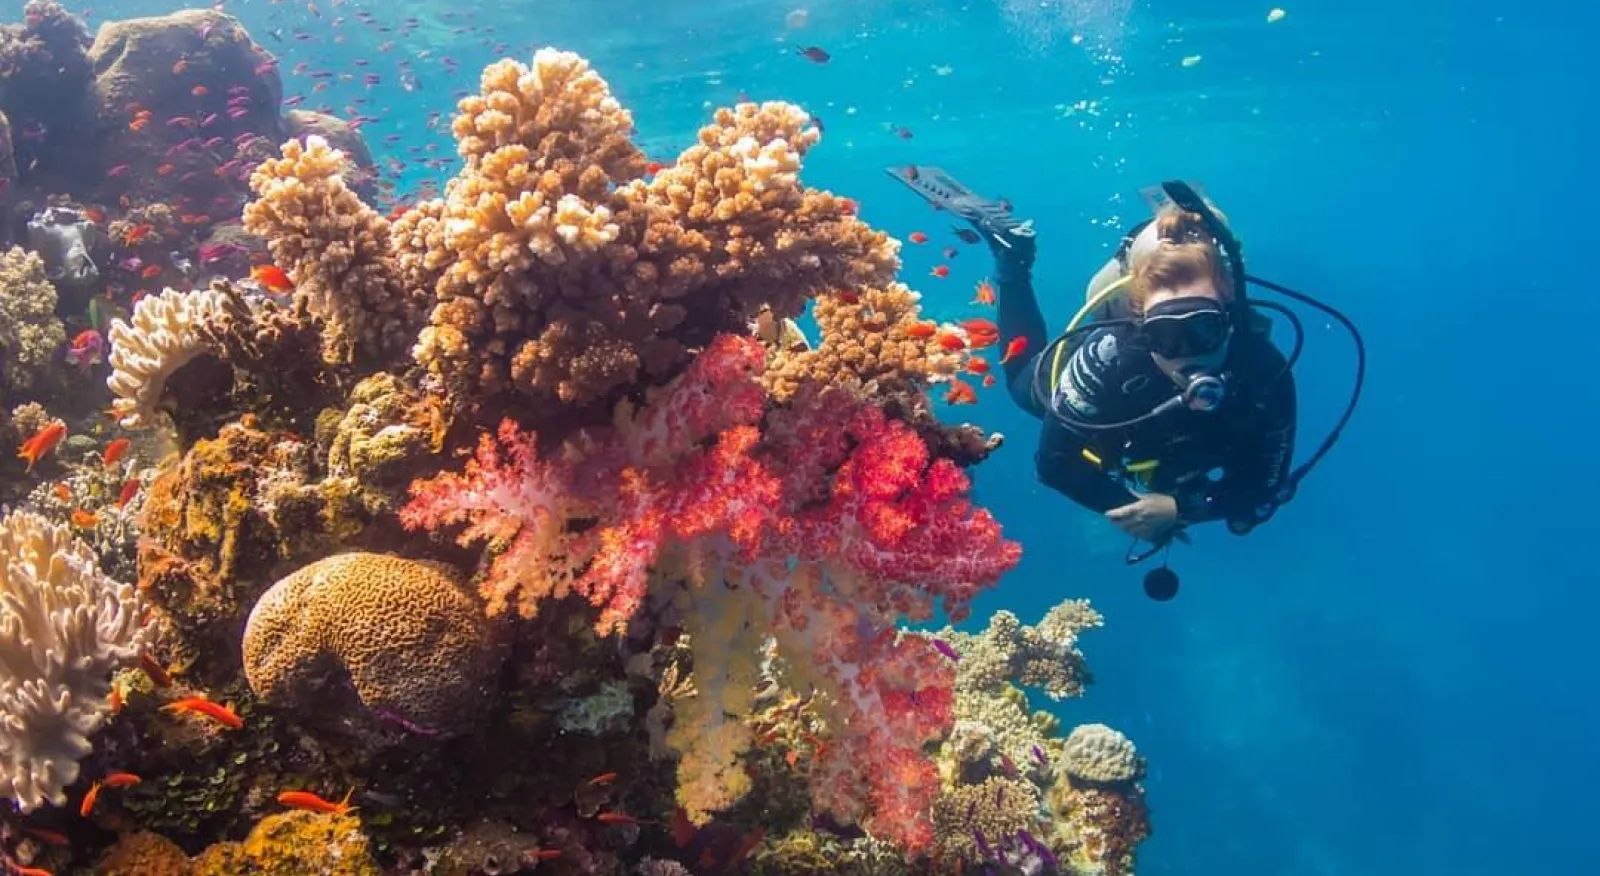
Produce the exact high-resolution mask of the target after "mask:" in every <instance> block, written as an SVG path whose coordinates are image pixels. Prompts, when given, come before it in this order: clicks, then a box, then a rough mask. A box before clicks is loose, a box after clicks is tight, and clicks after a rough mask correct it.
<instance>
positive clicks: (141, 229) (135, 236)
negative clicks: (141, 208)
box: [122, 222, 155, 246]
mask: <svg viewBox="0 0 1600 876" xmlns="http://www.w3.org/2000/svg"><path fill="white" fill-rule="evenodd" d="M154 227H155V226H153V225H151V224H150V223H148V222H145V223H142V224H139V225H135V226H133V227H132V228H129V229H128V233H126V234H124V235H123V236H122V245H123V246H133V245H134V244H136V243H138V242H139V241H141V240H144V237H145V235H146V234H149V233H150V231H151V229H153V228H154Z"/></svg>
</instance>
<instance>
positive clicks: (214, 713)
mask: <svg viewBox="0 0 1600 876" xmlns="http://www.w3.org/2000/svg"><path fill="white" fill-rule="evenodd" d="M161 710H162V711H164V712H184V713H188V714H191V715H203V716H205V717H207V718H210V719H211V720H213V721H216V722H217V723H218V724H221V725H222V726H224V727H227V728H228V729H229V730H239V729H241V728H243V727H244V719H243V718H240V717H239V716H238V715H237V714H235V713H234V711H233V710H232V709H230V708H228V707H227V706H224V705H222V704H221V703H214V702H212V701H210V700H208V699H206V698H205V697H184V698H183V699H181V700H174V701H173V702H170V703H168V704H166V705H164V706H162V707H161Z"/></svg>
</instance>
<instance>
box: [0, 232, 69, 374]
mask: <svg viewBox="0 0 1600 876" xmlns="http://www.w3.org/2000/svg"><path fill="white" fill-rule="evenodd" d="M65 340H66V332H65V331H64V330H63V329H62V328H61V320H59V319H57V318H56V289H55V287H54V286H52V285H50V279H49V278H48V277H47V276H45V267H44V260H43V259H41V258H39V256H38V255H36V254H34V253H31V252H28V251H27V250H24V249H22V248H21V247H16V246H14V247H12V248H11V249H9V250H7V251H6V252H5V253H3V254H0V397H9V398H10V399H11V401H12V402H13V403H14V402H16V401H19V400H20V399H19V398H18V397H17V394H18V393H21V392H26V391H27V390H30V389H33V388H34V384H35V383H36V382H37V380H38V378H39V375H40V372H42V371H43V370H44V369H45V368H46V367H48V366H49V364H50V360H51V357H53V356H55V355H56V351H57V350H59V349H60V348H61V344H62V342H63V341H65Z"/></svg>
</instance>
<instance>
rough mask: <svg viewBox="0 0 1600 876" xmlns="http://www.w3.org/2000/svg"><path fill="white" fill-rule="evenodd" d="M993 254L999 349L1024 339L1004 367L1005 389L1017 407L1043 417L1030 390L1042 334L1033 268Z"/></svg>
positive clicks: (1041, 408) (1040, 406) (1041, 405)
mask: <svg viewBox="0 0 1600 876" xmlns="http://www.w3.org/2000/svg"><path fill="white" fill-rule="evenodd" d="M1008 255H1009V254H1007V253H1004V252H1001V251H998V249H997V251H996V253H995V299H996V300H995V323H996V327H997V328H999V329H1000V346H999V349H1000V350H1005V349H1006V348H1007V347H1009V346H1011V341H1012V340H1013V339H1015V338H1026V339H1027V342H1028V344H1027V346H1026V347H1025V348H1024V349H1023V354H1022V355H1021V356H1014V357H1012V359H1011V361H1009V362H1006V363H1005V364H1004V365H1003V366H1001V367H1002V368H1004V369H1005V375H1004V376H1005V381H1006V390H1007V391H1008V392H1010V393H1011V400H1012V401H1014V402H1016V404H1017V407H1020V408H1022V409H1023V410H1024V411H1027V412H1028V413H1030V414H1032V415H1034V416H1035V417H1041V418H1042V417H1044V416H1045V409H1044V405H1043V404H1042V403H1041V399H1039V398H1037V397H1036V395H1037V394H1036V393H1035V392H1034V389H1033V373H1034V365H1035V362H1036V361H1037V359H1038V358H1039V354H1040V353H1041V352H1043V350H1044V345H1045V343H1046V341H1047V338H1046V337H1045V327H1044V314H1043V313H1042V312H1040V310H1039V302H1038V299H1036V298H1035V297H1034V294H1033V269H1032V266H1031V265H1029V264H1028V263H1027V261H1028V260H1025V259H1017V258H1011V257H1008Z"/></svg>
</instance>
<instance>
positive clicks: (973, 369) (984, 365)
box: [967, 356, 989, 374]
mask: <svg viewBox="0 0 1600 876" xmlns="http://www.w3.org/2000/svg"><path fill="white" fill-rule="evenodd" d="M967 373H968V374H988V373H989V360H988V359H984V358H982V357H979V356H973V357H972V358H971V359H968V360H967Z"/></svg>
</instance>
